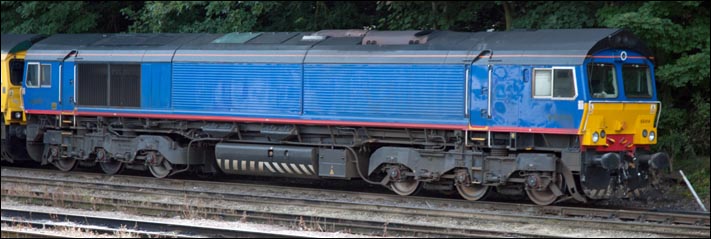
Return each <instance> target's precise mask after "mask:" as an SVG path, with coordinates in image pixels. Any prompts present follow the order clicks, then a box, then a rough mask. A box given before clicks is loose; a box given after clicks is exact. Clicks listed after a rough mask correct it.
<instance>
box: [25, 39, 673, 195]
mask: <svg viewBox="0 0 711 239" xmlns="http://www.w3.org/2000/svg"><path fill="white" fill-rule="evenodd" d="M24 64H25V69H24V71H25V76H24V81H23V93H24V97H23V99H24V109H25V111H24V112H25V113H26V115H27V116H26V117H27V126H26V140H27V142H26V146H27V148H28V151H29V154H30V155H31V158H32V159H33V160H35V161H38V162H42V163H43V164H49V163H51V164H54V165H55V166H56V167H57V168H59V169H61V170H64V171H69V170H72V169H73V168H74V167H75V166H76V165H83V166H92V165H95V164H97V163H98V164H99V165H100V167H101V168H102V169H103V171H104V172H106V173H108V174H115V173H119V172H120V171H121V170H122V169H123V168H131V169H136V170H148V171H150V172H151V173H152V174H153V175H154V176H155V177H158V178H163V177H167V176H170V175H173V174H177V173H181V172H193V173H198V174H201V175H208V176H209V175H213V174H216V173H225V174H241V175H265V176H279V177H300V178H314V179H363V180H366V181H368V182H370V183H374V184H381V185H383V186H386V187H388V188H390V189H391V190H392V191H394V192H395V193H397V194H400V195H410V194H413V193H415V192H416V191H417V190H418V189H419V188H422V187H425V188H428V189H433V190H443V191H447V190H452V191H453V190H455V189H456V190H457V191H458V192H459V193H460V195H461V196H462V197H463V198H465V199H468V200H479V199H482V198H483V197H484V196H485V195H486V194H487V192H489V191H490V190H492V189H494V190H496V191H498V193H501V194H504V195H506V194H527V195H528V197H529V198H530V199H531V200H532V201H533V202H535V203H537V204H540V205H547V204H551V203H554V202H556V201H562V200H567V199H575V200H578V201H582V202H586V201H588V200H590V199H605V198H610V197H613V196H619V195H623V196H624V195H628V194H629V193H631V192H634V191H635V190H636V189H638V188H641V187H645V186H647V185H649V184H652V183H655V182H656V180H657V179H658V178H659V177H658V176H659V173H660V172H661V171H662V170H664V169H665V168H667V167H668V164H669V162H668V156H667V155H666V154H664V153H654V152H650V147H649V146H650V145H652V144H655V143H656V142H657V137H658V135H657V134H656V132H657V123H658V121H659V120H658V118H659V114H660V110H661V103H660V102H659V101H658V100H657V95H656V90H655V84H654V83H655V81H654V65H653V58H652V57H651V55H650V51H649V50H648V49H647V48H646V47H645V45H644V44H643V43H642V42H641V41H640V40H639V39H638V38H637V37H635V36H634V35H633V34H631V33H630V32H628V31H625V30H620V29H566V30H535V31H512V32H476V33H465V32H451V31H366V30H322V31H318V32H256V33H244V32H240V33H229V34H59V35H52V36H49V37H47V38H45V39H43V40H41V41H39V42H37V43H35V44H34V45H33V46H32V47H31V48H29V50H28V51H27V55H26V58H25V63H24Z"/></svg>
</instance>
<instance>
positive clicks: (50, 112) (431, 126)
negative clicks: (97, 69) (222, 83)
mask: <svg viewBox="0 0 711 239" xmlns="http://www.w3.org/2000/svg"><path fill="white" fill-rule="evenodd" d="M25 112H26V113H27V114H44V115H59V114H63V115H67V113H69V115H72V114H76V115H78V116H105V117H133V118H153V119H176V120H207V121H230V122H232V121H238V122H245V123H274V124H301V125H341V126H364V127H385V128H427V129H448V130H467V129H469V126H460V125H441V124H412V123H385V122H360V121H339V120H300V119H279V118H251V117H236V116H207V115H176V114H136V113H106V112H73V111H58V110H26V111H25ZM472 127H483V126H472ZM489 130H490V131H492V132H516V133H544V134H574V135H577V134H578V129H551V128H522V127H489ZM470 131H477V130H470ZM482 131H485V130H482Z"/></svg>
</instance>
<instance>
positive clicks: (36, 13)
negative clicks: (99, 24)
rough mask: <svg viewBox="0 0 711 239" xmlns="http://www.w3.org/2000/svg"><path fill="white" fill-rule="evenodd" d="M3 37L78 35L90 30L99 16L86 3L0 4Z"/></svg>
mask: <svg viewBox="0 0 711 239" xmlns="http://www.w3.org/2000/svg"><path fill="white" fill-rule="evenodd" d="M0 4H1V5H2V17H1V18H2V32H4V33H38V34H53V33H79V32H87V31H89V30H93V29H94V28H95V27H96V21H97V19H98V18H99V15H98V14H97V13H95V12H88V11H86V9H87V8H88V6H87V5H88V3H87V2H44V1H2V3H0Z"/></svg>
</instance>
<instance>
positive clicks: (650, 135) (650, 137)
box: [649, 131, 656, 141]
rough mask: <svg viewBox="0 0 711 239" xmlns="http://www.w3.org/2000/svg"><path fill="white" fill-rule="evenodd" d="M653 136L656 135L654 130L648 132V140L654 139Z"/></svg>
mask: <svg viewBox="0 0 711 239" xmlns="http://www.w3.org/2000/svg"><path fill="white" fill-rule="evenodd" d="M655 136H656V135H654V131H652V132H649V141H654V137H655Z"/></svg>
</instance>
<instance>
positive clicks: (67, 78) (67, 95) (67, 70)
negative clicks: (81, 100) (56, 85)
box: [57, 61, 76, 111]
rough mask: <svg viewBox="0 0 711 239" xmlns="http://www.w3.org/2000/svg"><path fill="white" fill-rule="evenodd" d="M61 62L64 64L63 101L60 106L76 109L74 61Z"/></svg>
mask: <svg viewBox="0 0 711 239" xmlns="http://www.w3.org/2000/svg"><path fill="white" fill-rule="evenodd" d="M59 64H61V65H62V79H61V84H62V102H60V103H59V106H58V107H59V108H61V110H65V111H71V110H74V84H75V83H76V81H75V80H74V75H75V74H74V62H68V61H65V62H62V63H59ZM59 64H58V65H59ZM57 75H59V74H57ZM57 81H60V79H57ZM58 90H59V89H58Z"/></svg>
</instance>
